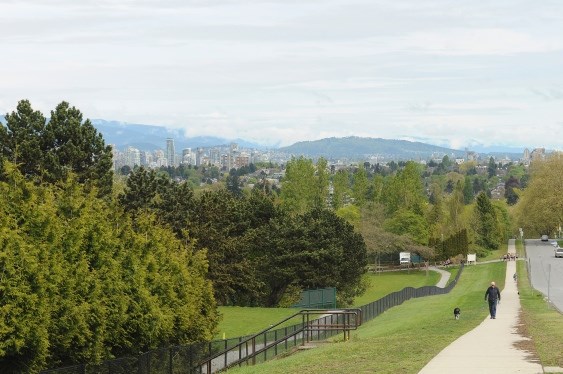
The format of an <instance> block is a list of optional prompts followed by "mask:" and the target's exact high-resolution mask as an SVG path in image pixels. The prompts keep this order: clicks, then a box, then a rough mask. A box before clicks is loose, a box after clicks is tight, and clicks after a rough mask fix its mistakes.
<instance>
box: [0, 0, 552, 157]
mask: <svg viewBox="0 0 563 374" xmlns="http://www.w3.org/2000/svg"><path fill="white" fill-rule="evenodd" d="M0 53H1V56H0V113H2V114H5V113H6V112H11V111H13V110H15V108H16V105H17V102H18V101H19V100H21V99H29V100H30V101H31V103H32V105H33V106H34V108H35V109H38V110H41V111H42V112H43V113H44V114H45V115H47V116H48V115H49V113H50V111H51V110H52V109H54V107H55V106H56V105H57V104H58V103H60V102H61V101H63V100H64V101H68V102H70V104H71V105H74V106H76V107H77V108H79V109H80V110H81V111H82V112H83V113H84V115H85V117H87V118H91V119H94V118H102V119H106V120H117V121H123V122H129V123H142V124H155V125H164V126H167V127H170V128H176V129H184V130H185V132H186V135H187V136H196V135H215V136H220V137H224V138H230V139H234V138H243V139H246V140H252V141H257V142H260V143H262V144H265V145H288V144H292V143H294V142H296V141H301V140H315V139H321V138H326V137H331V136H336V137H342V136H350V135H355V136H363V137H380V138H388V139H406V140H417V141H424V142H428V143H432V144H438V145H446V146H450V147H454V148H458V149H463V148H465V147H469V148H471V147H472V146H475V145H477V144H480V145H491V144H495V145H514V146H521V147H528V148H534V147H546V148H548V149H553V148H554V149H562V148H563V1H560V0H540V1H537V0H536V1H522V0H465V1H464V0H365V1H364V0H327V1H322V0H279V1H278V0H272V1H260V0H255V1H239V0H219V1H214V0H127V1H124V0H105V1H93V0H36V1H27V0H14V1H10V0H0Z"/></svg>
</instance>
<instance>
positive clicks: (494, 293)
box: [485, 286, 500, 301]
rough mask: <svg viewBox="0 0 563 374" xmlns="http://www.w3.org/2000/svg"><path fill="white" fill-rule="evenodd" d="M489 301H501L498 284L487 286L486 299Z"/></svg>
mask: <svg viewBox="0 0 563 374" xmlns="http://www.w3.org/2000/svg"><path fill="white" fill-rule="evenodd" d="M487 299H488V300H489V301H496V300H498V301H500V290H499V289H498V287H496V286H494V287H493V286H489V288H487V292H485V300H487Z"/></svg>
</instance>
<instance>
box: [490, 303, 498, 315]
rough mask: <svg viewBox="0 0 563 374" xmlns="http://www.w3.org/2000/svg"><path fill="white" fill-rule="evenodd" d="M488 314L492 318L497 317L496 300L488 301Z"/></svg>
mask: <svg viewBox="0 0 563 374" xmlns="http://www.w3.org/2000/svg"><path fill="white" fill-rule="evenodd" d="M489 313H490V314H491V317H493V318H495V317H496V316H497V300H489Z"/></svg>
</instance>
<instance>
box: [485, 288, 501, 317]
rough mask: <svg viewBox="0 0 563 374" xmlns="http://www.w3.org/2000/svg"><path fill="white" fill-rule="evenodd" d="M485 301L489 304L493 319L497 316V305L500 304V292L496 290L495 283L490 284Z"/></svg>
mask: <svg viewBox="0 0 563 374" xmlns="http://www.w3.org/2000/svg"><path fill="white" fill-rule="evenodd" d="M485 301H488V302H489V313H490V314H491V319H495V318H496V316H497V304H498V303H499V302H500V290H499V289H498V288H497V286H496V284H495V282H491V285H490V286H489V288H487V291H486V292H485Z"/></svg>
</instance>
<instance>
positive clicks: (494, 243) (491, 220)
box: [474, 192, 502, 250]
mask: <svg viewBox="0 0 563 374" xmlns="http://www.w3.org/2000/svg"><path fill="white" fill-rule="evenodd" d="M474 212H475V225H474V229H475V232H476V234H477V237H476V242H477V244H478V245H480V246H482V247H484V248H487V249H491V250H495V249H498V247H499V246H500V243H501V242H500V238H499V232H498V226H497V216H496V212H495V209H494V207H493V205H492V204H491V201H490V199H489V197H488V196H487V194H486V193H484V192H481V193H479V195H477V199H476V202H475V210H474ZM500 235H502V234H500Z"/></svg>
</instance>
